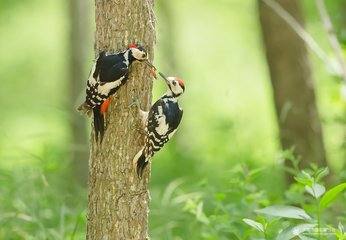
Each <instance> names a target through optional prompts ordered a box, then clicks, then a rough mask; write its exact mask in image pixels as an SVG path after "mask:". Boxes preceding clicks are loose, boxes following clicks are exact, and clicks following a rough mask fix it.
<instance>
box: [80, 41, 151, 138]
mask: <svg viewBox="0 0 346 240" xmlns="http://www.w3.org/2000/svg"><path fill="white" fill-rule="evenodd" d="M136 60H137V61H140V62H144V63H146V64H147V65H148V66H150V68H151V69H156V68H155V67H154V66H153V65H152V64H151V63H150V62H149V60H148V54H147V52H146V50H145V49H144V48H143V47H142V46H139V45H136V44H130V45H129V47H128V48H127V49H126V50H125V51H123V52H120V53H117V54H106V52H104V51H103V52H101V53H100V54H99V57H98V58H97V60H96V62H95V64H94V65H93V67H92V69H91V71H90V75H89V78H88V80H87V87H86V100H85V102H84V103H83V104H82V105H80V106H79V107H78V109H77V110H78V111H79V112H82V113H84V114H86V115H87V116H89V117H90V116H91V112H93V115H94V129H95V139H96V141H98V139H99V137H100V139H101V141H102V138H103V135H104V131H105V120H104V119H105V114H106V112H107V110H108V107H109V104H110V100H111V98H110V97H111V96H112V95H113V94H115V93H116V92H117V90H118V89H119V88H120V87H121V86H122V85H123V84H125V83H126V81H127V79H128V75H129V68H130V66H131V64H132V63H133V62H134V61H136Z"/></svg>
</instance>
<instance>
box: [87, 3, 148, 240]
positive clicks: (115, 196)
mask: <svg viewBox="0 0 346 240" xmlns="http://www.w3.org/2000/svg"><path fill="white" fill-rule="evenodd" d="M95 2H96V33H95V38H96V39H95V47H96V51H100V50H108V51H118V50H123V49H125V48H126V47H127V45H128V44H129V43H132V42H140V43H142V45H143V46H144V47H145V48H146V49H147V50H148V52H149V54H150V56H151V58H152V57H153V45H154V41H155V29H154V13H153V4H154V1H153V0H127V1H116V0H96V1H95ZM151 60H152V59H151ZM151 90H152V81H151V79H150V70H149V68H148V67H147V66H146V65H144V64H142V63H134V64H133V65H132V70H131V74H130V77H129V80H128V82H127V84H125V85H124V86H123V87H121V88H120V90H119V91H118V92H117V94H116V96H115V97H113V99H112V103H111V106H110V109H109V113H110V114H109V116H108V119H107V124H108V126H107V130H106V133H105V136H104V139H103V143H102V144H101V145H97V144H96V142H95V141H94V140H91V156H90V162H89V203H88V220H87V239H97V240H100V239H107V240H112V239H114V240H122V239H123V240H129V239H140V240H143V239H148V211H149V209H148V204H149V192H148V178H149V174H150V173H149V171H150V169H149V168H148V170H147V172H146V174H145V175H144V176H143V178H142V180H139V179H138V178H137V176H136V174H135V172H134V168H133V165H132V159H133V157H134V156H135V154H136V153H137V152H138V151H139V149H140V147H141V146H142V144H143V142H144V136H142V135H141V134H140V133H139V132H138V131H137V130H136V128H135V125H136V124H139V116H134V115H133V113H132V112H134V111H131V109H130V108H129V105H130V104H131V102H132V98H133V97H138V98H139V100H140V102H141V107H142V108H143V109H148V108H149V106H150V103H151ZM92 135H93V134H92ZM91 139H93V136H92V138H91Z"/></svg>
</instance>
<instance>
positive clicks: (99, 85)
mask: <svg viewBox="0 0 346 240" xmlns="http://www.w3.org/2000/svg"><path fill="white" fill-rule="evenodd" d="M121 60H122V57H120V56H118V55H110V56H105V55H104V54H100V57H99V58H98V60H97V62H96V63H95V65H94V66H93V68H92V71H91V73H90V76H89V79H88V81H87V88H86V102H87V104H88V105H89V106H99V105H101V104H102V103H103V102H104V101H105V100H106V99H107V98H109V97H110V96H111V95H113V94H114V93H115V92H116V91H117V90H118V89H119V87H120V86H121V85H123V84H124V83H125V82H126V80H127V78H128V73H129V68H128V66H127V65H126V61H125V60H123V61H121Z"/></svg>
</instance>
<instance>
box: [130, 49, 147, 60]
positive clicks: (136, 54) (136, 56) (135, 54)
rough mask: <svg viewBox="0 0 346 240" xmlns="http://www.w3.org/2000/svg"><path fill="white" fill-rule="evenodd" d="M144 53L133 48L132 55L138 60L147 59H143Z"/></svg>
mask: <svg viewBox="0 0 346 240" xmlns="http://www.w3.org/2000/svg"><path fill="white" fill-rule="evenodd" d="M144 53H145V52H142V51H141V50H138V49H137V48H132V55H133V57H134V58H136V59H145V58H143V57H142V56H143V54H144Z"/></svg>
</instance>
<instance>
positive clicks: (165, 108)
mask: <svg viewBox="0 0 346 240" xmlns="http://www.w3.org/2000/svg"><path fill="white" fill-rule="evenodd" d="M159 74H160V76H161V77H162V78H163V79H164V80H165V82H166V84H167V86H168V90H167V92H166V93H165V94H164V95H163V96H162V97H161V98H160V99H159V100H157V101H156V102H155V103H154V105H153V106H152V107H151V109H150V110H149V112H145V111H142V110H141V108H140V106H139V103H138V102H137V107H138V108H139V112H140V115H141V117H142V124H143V127H145V144H144V146H143V147H142V148H141V150H140V151H139V152H138V153H137V154H136V156H135V157H134V159H133V163H134V165H135V168H136V172H137V175H138V177H139V178H141V177H142V175H143V171H144V169H145V167H146V166H147V165H148V163H149V161H150V159H151V157H153V156H154V154H155V153H156V152H158V151H159V150H160V149H161V148H162V147H163V146H164V145H165V144H166V143H167V142H168V141H169V140H170V139H171V137H172V136H173V135H174V134H175V132H176V131H177V128H178V126H179V124H180V121H181V119H182V116H183V110H182V109H181V108H180V106H179V103H178V98H179V96H181V95H182V94H183V93H184V91H185V86H184V82H183V80H181V79H180V78H177V77H165V76H164V75H163V74H162V73H159Z"/></svg>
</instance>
